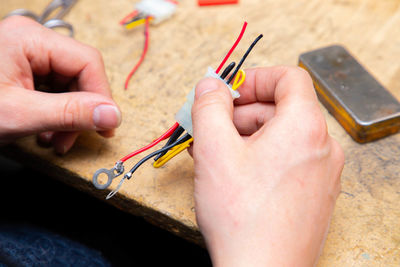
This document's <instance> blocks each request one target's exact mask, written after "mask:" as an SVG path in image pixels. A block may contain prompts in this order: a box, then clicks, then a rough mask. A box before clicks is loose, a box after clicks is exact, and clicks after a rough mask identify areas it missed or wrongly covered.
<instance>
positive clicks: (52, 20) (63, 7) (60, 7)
mask: <svg viewBox="0 0 400 267" xmlns="http://www.w3.org/2000/svg"><path fill="white" fill-rule="evenodd" d="M76 1H77V0H53V1H51V2H50V4H48V5H47V7H46V8H45V9H44V10H43V13H42V14H40V15H36V14H35V13H33V12H32V11H30V10H27V9H24V8H20V9H16V10H13V11H11V12H10V13H8V14H7V15H6V17H9V16H25V17H29V18H31V19H34V20H36V21H37V22H39V23H40V24H42V25H43V26H45V27H47V28H50V29H53V28H66V29H67V30H68V31H69V36H71V37H73V36H74V28H73V27H72V25H71V24H69V23H68V22H65V21H63V20H62V18H63V17H64V16H65V15H66V14H67V13H68V11H69V10H70V9H71V8H72V6H73V5H74V4H75V3H76ZM54 12H55V15H54V16H52V15H53V14H54Z"/></svg>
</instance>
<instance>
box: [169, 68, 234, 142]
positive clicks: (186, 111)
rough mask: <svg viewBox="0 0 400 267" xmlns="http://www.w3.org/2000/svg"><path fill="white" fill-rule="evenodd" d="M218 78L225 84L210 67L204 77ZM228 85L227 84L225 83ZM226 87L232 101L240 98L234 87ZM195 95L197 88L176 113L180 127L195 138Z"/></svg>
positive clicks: (190, 93)
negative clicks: (193, 123) (193, 122)
mask: <svg viewBox="0 0 400 267" xmlns="http://www.w3.org/2000/svg"><path fill="white" fill-rule="evenodd" d="M208 77H211V78H216V79H219V80H221V81H223V82H224V83H225V81H224V80H222V79H221V77H219V75H218V74H217V73H216V72H215V71H214V70H213V69H212V68H211V67H208V69H207V73H206V75H204V78H208ZM225 84H226V83H225ZM226 87H228V88H229V91H230V92H231V95H232V99H235V98H238V97H240V94H239V92H238V91H234V90H232V87H231V86H230V85H228V84H226ZM194 94H195V87H193V89H192V90H191V91H190V92H189V94H188V95H187V96H186V99H187V100H186V102H185V103H184V104H183V106H182V107H181V109H180V110H179V111H178V113H176V115H175V119H176V121H177V122H178V123H179V125H180V126H182V128H183V129H185V130H186V132H188V133H189V134H190V135H191V136H193V126H192V106H193V102H194Z"/></svg>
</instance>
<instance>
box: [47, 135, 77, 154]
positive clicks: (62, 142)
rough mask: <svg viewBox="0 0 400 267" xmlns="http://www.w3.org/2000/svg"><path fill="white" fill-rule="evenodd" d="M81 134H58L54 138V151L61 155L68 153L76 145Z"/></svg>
mask: <svg viewBox="0 0 400 267" xmlns="http://www.w3.org/2000/svg"><path fill="white" fill-rule="evenodd" d="M78 136H79V132H57V133H55V134H54V137H53V140H52V141H53V142H52V143H53V146H54V151H55V152H56V153H57V154H59V155H64V154H65V153H67V152H68V151H69V150H70V149H71V148H72V146H73V145H74V143H75V141H76V139H77V138H78Z"/></svg>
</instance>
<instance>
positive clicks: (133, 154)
mask: <svg viewBox="0 0 400 267" xmlns="http://www.w3.org/2000/svg"><path fill="white" fill-rule="evenodd" d="M178 126H179V123H177V122H175V124H174V125H172V127H171V128H169V129H168V131H166V132H165V133H163V134H162V135H161V136H160V137H158V138H157V139H156V140H154V141H153V142H151V143H150V144H148V145H147V146H144V147H142V148H141V149H138V150H136V151H133V152H132V153H130V154H129V155H126V156H125V157H123V158H122V159H120V160H119V161H122V162H125V161H127V160H128V159H130V158H132V157H133V156H136V155H137V154H139V153H142V152H143V151H146V150H147V149H149V148H152V147H153V146H155V145H157V144H158V143H160V142H161V141H162V140H165V139H167V138H168V137H170V136H171V135H172V133H173V132H174V131H175V130H176V128H178Z"/></svg>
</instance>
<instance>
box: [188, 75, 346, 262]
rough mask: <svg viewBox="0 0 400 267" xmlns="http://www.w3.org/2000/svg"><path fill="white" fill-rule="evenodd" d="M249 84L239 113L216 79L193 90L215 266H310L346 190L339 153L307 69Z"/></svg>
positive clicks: (198, 197) (202, 214) (200, 187)
mask: <svg viewBox="0 0 400 267" xmlns="http://www.w3.org/2000/svg"><path fill="white" fill-rule="evenodd" d="M246 77H247V78H246V81H245V83H244V84H243V85H242V87H241V88H240V89H239V91H240V94H241V97H240V98H239V99H237V100H236V101H235V106H234V105H233V102H232V97H231V95H230V93H229V91H228V90H227V88H226V85H224V84H223V83H222V82H220V81H218V80H216V79H205V80H203V81H201V82H200V83H199V84H198V85H197V88H196V97H195V102H194V105H193V109H192V118H193V130H194V144H193V157H194V164H195V192H194V193H195V204H196V216H197V222H198V225H199V227H200V230H201V232H202V234H203V236H204V238H205V241H206V245H207V247H208V249H209V252H210V256H211V259H212V261H213V263H214V265H215V266H312V265H314V264H315V263H316V262H317V259H318V256H319V254H320V252H321V250H322V247H323V242H324V239H325V237H326V234H327V231H328V226H329V221H330V218H331V215H332V212H333V209H334V205H335V201H336V198H337V197H338V195H339V192H340V174H341V171H342V168H343V164H344V155H343V152H342V149H341V147H340V146H339V144H338V143H337V142H336V141H335V140H334V139H333V138H331V137H330V136H329V134H328V133H327V126H326V122H325V119H324V116H323V114H322V112H321V110H320V108H319V105H318V101H317V97H316V95H315V92H314V88H313V84H312V80H311V78H310V77H309V75H308V73H306V71H304V70H302V69H300V68H293V67H272V68H259V69H251V70H247V71H246Z"/></svg>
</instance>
